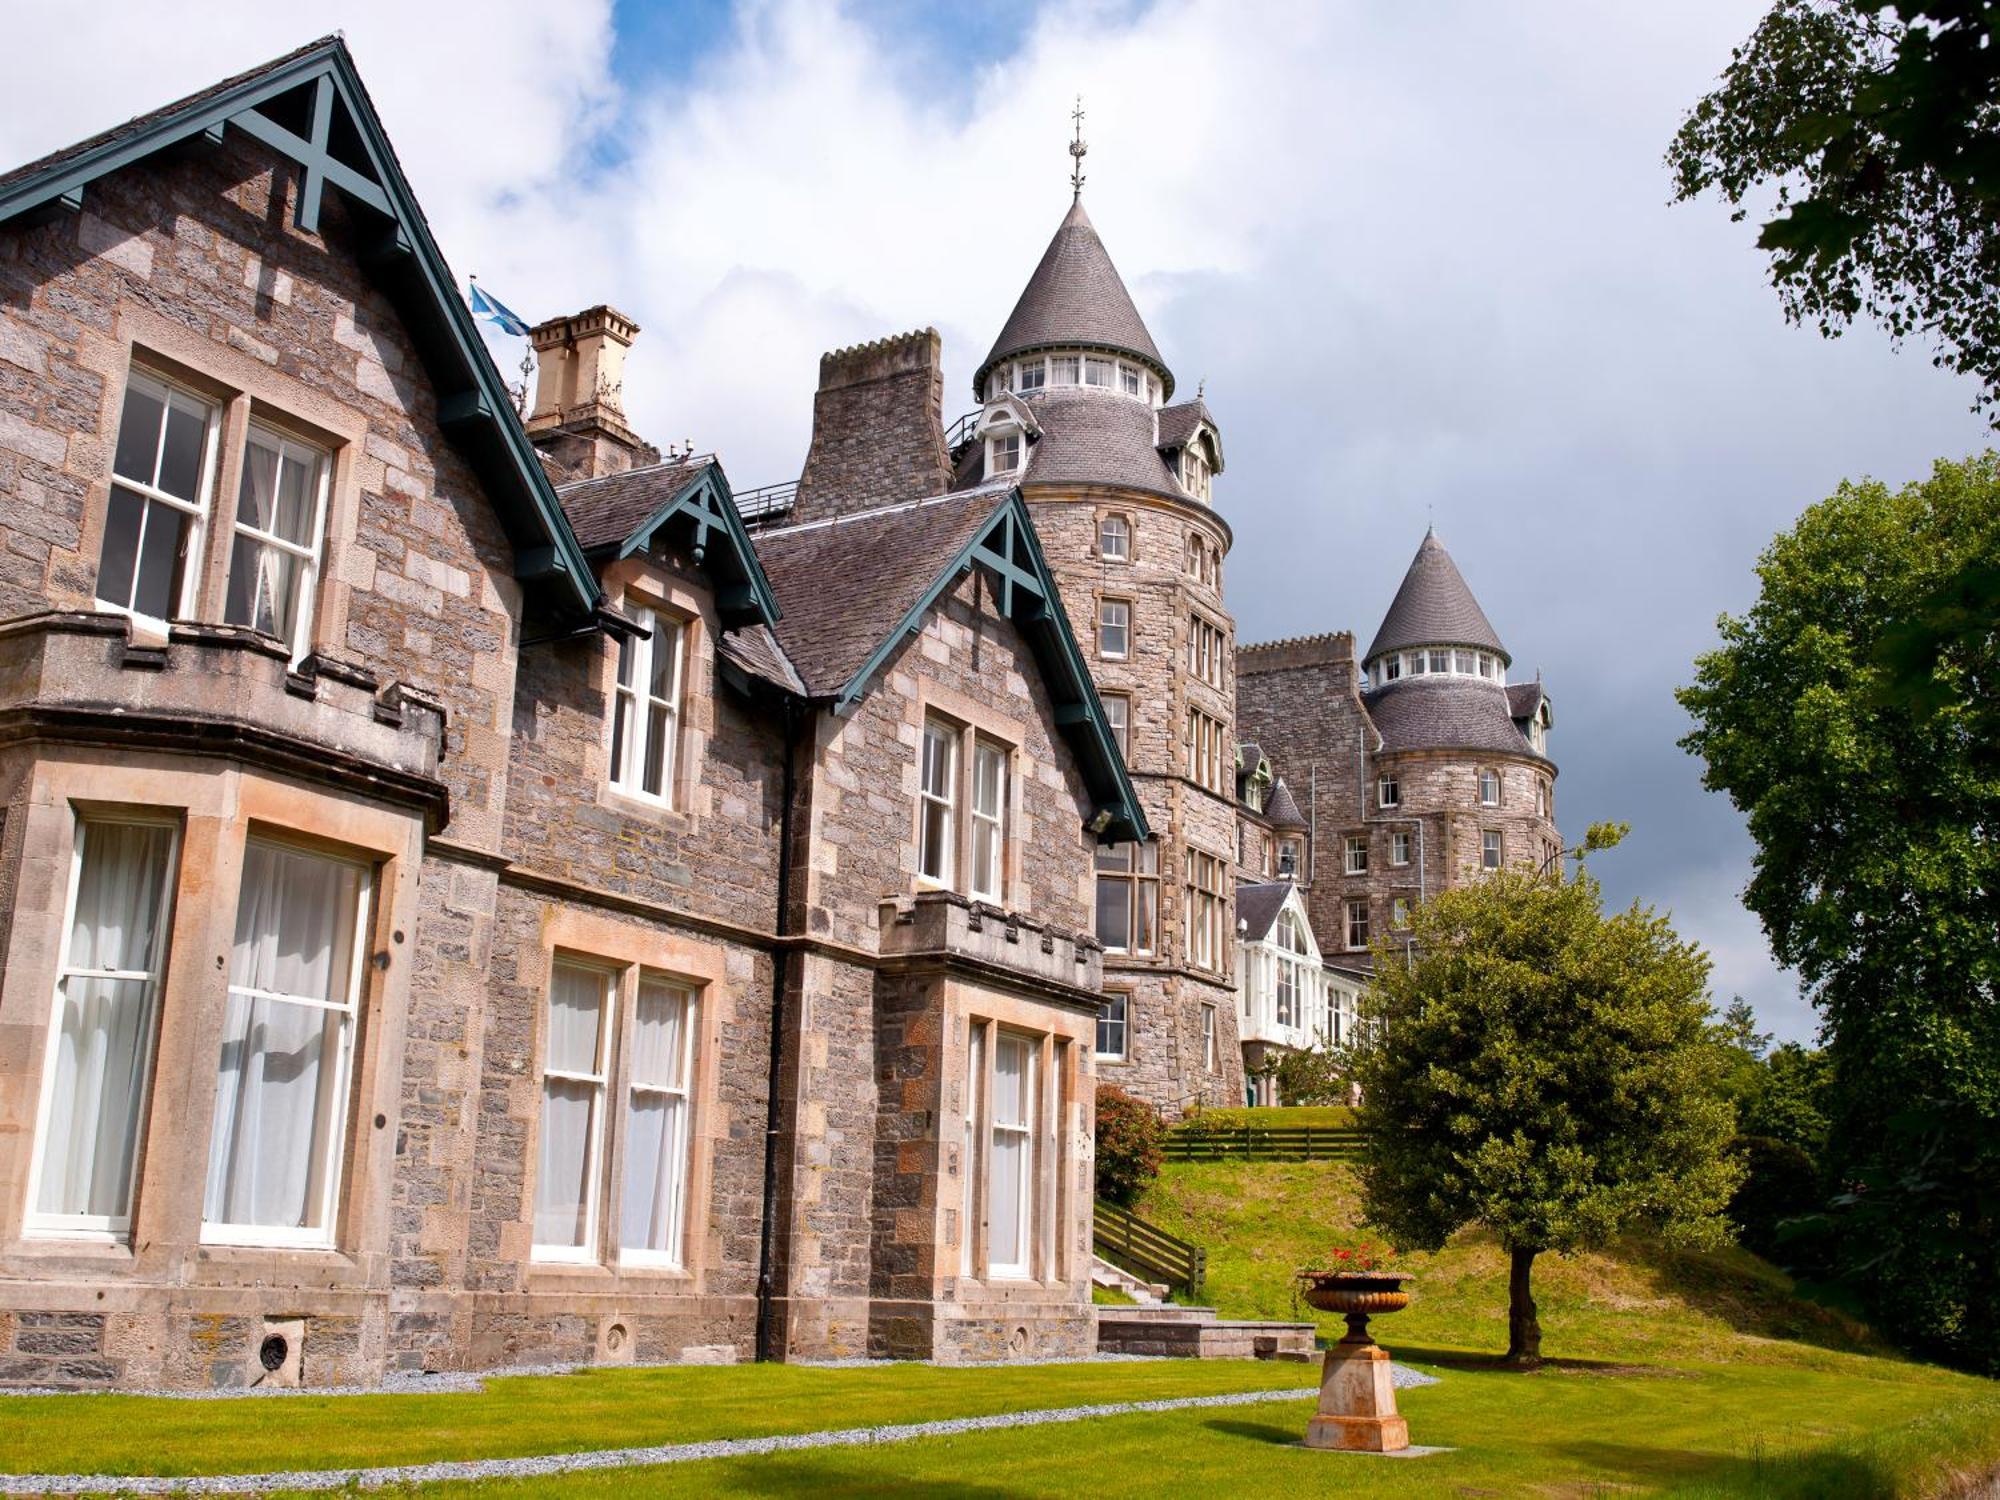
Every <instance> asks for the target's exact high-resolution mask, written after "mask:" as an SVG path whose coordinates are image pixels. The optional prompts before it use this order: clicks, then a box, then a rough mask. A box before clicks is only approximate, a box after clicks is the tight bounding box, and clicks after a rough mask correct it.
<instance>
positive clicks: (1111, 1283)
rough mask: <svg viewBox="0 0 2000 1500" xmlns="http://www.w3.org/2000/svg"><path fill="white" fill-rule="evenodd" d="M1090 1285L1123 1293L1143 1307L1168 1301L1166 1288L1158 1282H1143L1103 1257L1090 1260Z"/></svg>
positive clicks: (1098, 1256)
mask: <svg viewBox="0 0 2000 1500" xmlns="http://www.w3.org/2000/svg"><path fill="white" fill-rule="evenodd" d="M1090 1284H1091V1285H1092V1286H1101V1287H1106V1288H1109V1289H1110V1290H1112V1291H1118V1292H1123V1293H1124V1294H1125V1295H1126V1296H1128V1297H1130V1298H1131V1299H1132V1300H1133V1301H1134V1302H1135V1303H1137V1304H1138V1305H1139V1306H1141V1307H1158V1306H1160V1305H1161V1304H1162V1303H1164V1302H1165V1301H1166V1300H1167V1290H1168V1289H1167V1288H1166V1287H1165V1286H1162V1285H1161V1284H1160V1283H1159V1282H1156V1281H1141V1280H1140V1279H1139V1278H1138V1277H1136V1276H1134V1275H1133V1274H1132V1273H1131V1272H1130V1271H1127V1270H1124V1269H1122V1268H1121V1267H1118V1266H1114V1265H1113V1264H1112V1263H1111V1262H1110V1261H1108V1260H1106V1259H1105V1258H1104V1257H1103V1256H1101V1255H1093V1256H1091V1258H1090Z"/></svg>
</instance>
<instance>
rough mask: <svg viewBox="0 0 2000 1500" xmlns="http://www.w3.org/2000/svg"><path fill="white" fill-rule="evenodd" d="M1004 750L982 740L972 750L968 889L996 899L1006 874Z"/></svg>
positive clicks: (1005, 753)
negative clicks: (969, 873)
mask: <svg viewBox="0 0 2000 1500" xmlns="http://www.w3.org/2000/svg"><path fill="white" fill-rule="evenodd" d="M1006 866H1007V752H1006V751H1005V750H1003V749H1002V748H1001V747H1000V746H998V745H993V744H989V743H988V742H986V741H985V740H979V741H977V742H976V743H975V744H974V746H973V751H972V891H971V894H972V895H974V896H977V897H980V898H981V899H983V900H986V901H998V900H999V899H1000V897H1001V893H1002V891H1003V889H1004V887H1005V883H1006V877H1007V869H1006Z"/></svg>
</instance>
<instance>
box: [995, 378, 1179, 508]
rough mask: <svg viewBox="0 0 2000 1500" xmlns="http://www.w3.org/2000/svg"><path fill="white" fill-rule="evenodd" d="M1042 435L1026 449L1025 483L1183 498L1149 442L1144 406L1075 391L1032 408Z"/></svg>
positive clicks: (1150, 433) (1104, 394)
mask: <svg viewBox="0 0 2000 1500" xmlns="http://www.w3.org/2000/svg"><path fill="white" fill-rule="evenodd" d="M1035 411H1036V414H1037V415H1038V416H1039V417H1040V418H1041V422H1042V435H1041V437H1039V438H1038V439H1036V440H1035V441H1034V442H1033V443H1031V444H1030V445H1029V447H1028V467H1027V471H1026V473H1024V474H1023V475H1022V476H1021V482H1022V483H1024V484H1115V485H1119V486H1122V487H1123V488H1126V489H1134V490H1144V491H1149V492H1151V493H1153V494H1157V495H1167V496H1171V497H1172V498H1173V499H1176V500H1185V499H1187V498H1188V493H1187V491H1186V490H1184V489H1182V488H1181V485H1180V480H1179V479H1178V478H1177V477H1176V476H1175V474H1174V471H1173V467H1172V465H1170V464H1169V463H1168V462H1167V461H1166V459H1164V458H1163V457H1161V456H1160V450H1159V447H1158V445H1157V444H1156V443H1155V441H1154V438H1153V413H1152V410H1151V409H1150V408H1149V407H1148V406H1147V405H1146V403H1145V402H1143V401H1134V400H1133V399H1132V398H1131V397H1130V396H1117V395H1113V394H1112V393H1111V392H1109V391H1093V390H1087V389H1081V388H1080V389H1077V390H1074V391H1065V392H1060V393H1055V394H1051V395H1047V396H1044V397H1042V398H1041V399H1040V400H1039V401H1037V402H1036V403H1035Z"/></svg>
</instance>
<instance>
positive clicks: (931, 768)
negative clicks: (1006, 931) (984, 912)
mask: <svg viewBox="0 0 2000 1500" xmlns="http://www.w3.org/2000/svg"><path fill="white" fill-rule="evenodd" d="M957 785H958V731H957V730H956V729H954V728H953V727H952V726H951V725H949V724H946V723H943V722H941V721H939V720H937V719H928V720H926V721H925V723H924V751H923V766H922V776H921V779H920V781H919V783H918V802H917V874H918V876H919V877H921V878H922V879H924V880H929V881H934V882H935V883H937V884H938V885H949V884H951V867H952V846H953V844H955V843H956V842H957V841H958V819H957V817H956V816H955V815H954V814H955V803H956V800H957V795H956V794H957Z"/></svg>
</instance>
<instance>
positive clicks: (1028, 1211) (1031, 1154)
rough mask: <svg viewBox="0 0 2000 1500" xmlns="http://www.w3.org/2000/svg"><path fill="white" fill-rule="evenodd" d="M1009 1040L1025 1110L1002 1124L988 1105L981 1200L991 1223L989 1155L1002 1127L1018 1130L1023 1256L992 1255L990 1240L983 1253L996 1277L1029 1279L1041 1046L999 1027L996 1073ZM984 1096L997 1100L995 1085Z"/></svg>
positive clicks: (1034, 1233)
mask: <svg viewBox="0 0 2000 1500" xmlns="http://www.w3.org/2000/svg"><path fill="white" fill-rule="evenodd" d="M1010 1044H1012V1045H1017V1046H1019V1047H1020V1048H1021V1050H1022V1053H1023V1054H1024V1055H1025V1058H1026V1067H1025V1068H1024V1069H1023V1076H1024V1080H1025V1088H1024V1090H1023V1092H1025V1094H1026V1095H1027V1101H1026V1104H1025V1106H1024V1108H1023V1113H1024V1114H1025V1115H1026V1119H1024V1120H1023V1121H1022V1122H1021V1123H1020V1124H1018V1125H1015V1124H1002V1123H1001V1120H1000V1111H999V1109H998V1108H997V1107H989V1109H988V1115H989V1117H990V1118H989V1120H988V1124H987V1131H988V1136H989V1143H988V1146H987V1151H986V1191H985V1192H984V1193H983V1194H982V1195H981V1197H982V1198H983V1199H984V1201H985V1204H986V1215H987V1220H988V1222H989V1223H990V1222H991V1220H992V1216H993V1207H992V1205H993V1157H994V1155H995V1154H996V1153H995V1151H994V1149H993V1148H994V1146H995V1145H997V1143H998V1140H999V1137H1000V1135H1001V1134H1002V1133H1003V1132H1004V1133H1006V1134H1008V1135H1014V1136H1018V1137H1019V1138H1020V1141H1021V1185H1020V1197H1019V1201H1018V1203H1017V1204H1016V1213H1017V1215H1018V1217H1017V1218H1016V1219H1015V1224H1016V1226H1017V1232H1018V1235H1019V1239H1018V1242H1017V1245H1016V1248H1017V1249H1018V1250H1019V1251H1020V1252H1021V1259H1019V1260H1006V1261H1002V1260H995V1259H994V1258H993V1247H992V1244H991V1242H990V1241H989V1242H988V1245H987V1255H986V1274H987V1276H988V1277H989V1278H991V1279H994V1280H1006V1281H1027V1280H1031V1279H1032V1278H1033V1277H1034V1274H1035V1245H1036V1242H1037V1238H1038V1235H1037V1230H1038V1229H1039V1227H1040V1226H1039V1225H1038V1224H1037V1223H1036V1214H1035V1208H1036V1200H1037V1198H1038V1197H1039V1195H1038V1194H1037V1193H1036V1191H1035V1178H1036V1176H1037V1171H1036V1169H1037V1167H1038V1165H1039V1163H1038V1162H1037V1160H1036V1158H1037V1156H1038V1155H1039V1153H1038V1151H1037V1150H1036V1146H1037V1137H1038V1136H1039V1135H1040V1133H1041V1132H1040V1131H1039V1130H1038V1129H1037V1121H1038V1120H1039V1118H1040V1116H1041V1102H1042V1094H1041V1074H1042V1047H1041V1038H1040V1037H1038V1036H1035V1035H1033V1034H1032V1033H1029V1032H1025V1031H1008V1030H1005V1029H1002V1030H999V1031H997V1032H996V1033H995V1034H994V1038H993V1062H992V1068H993V1074H994V1076H995V1077H997V1076H998V1075H999V1071H1000V1049H1001V1048H1002V1047H1005V1046H1008V1045H1010ZM988 1082H989V1085H990V1083H991V1080H990V1079H989V1080H988ZM987 1096H988V1098H989V1100H991V1106H997V1105H998V1104H999V1095H998V1091H997V1090H995V1089H993V1088H991V1087H990V1086H989V1087H988V1089H987Z"/></svg>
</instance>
